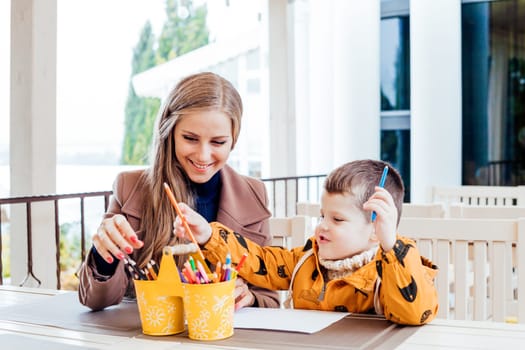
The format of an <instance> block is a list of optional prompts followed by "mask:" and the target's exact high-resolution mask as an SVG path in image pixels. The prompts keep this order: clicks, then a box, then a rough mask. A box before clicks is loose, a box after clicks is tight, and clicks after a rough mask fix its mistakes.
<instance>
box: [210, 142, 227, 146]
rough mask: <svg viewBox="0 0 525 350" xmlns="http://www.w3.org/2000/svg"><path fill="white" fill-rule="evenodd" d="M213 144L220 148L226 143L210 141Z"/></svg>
mask: <svg viewBox="0 0 525 350" xmlns="http://www.w3.org/2000/svg"><path fill="white" fill-rule="evenodd" d="M212 143H213V144H215V145H219V146H222V145H224V144H225V143H226V141H212Z"/></svg>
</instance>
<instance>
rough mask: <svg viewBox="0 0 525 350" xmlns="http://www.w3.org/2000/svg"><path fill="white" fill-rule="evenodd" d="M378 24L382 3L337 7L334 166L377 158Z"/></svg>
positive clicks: (356, 0) (343, 0) (356, 1)
mask: <svg viewBox="0 0 525 350" xmlns="http://www.w3.org/2000/svg"><path fill="white" fill-rule="evenodd" d="M380 19H381V13H380V1H379V0H367V1H360V0H350V1H348V0H337V1H336V2H335V8H334V24H335V27H334V52H333V57H334V61H333V66H334V89H333V92H334V107H335V109H334V125H333V126H334V149H333V152H334V164H333V166H338V165H341V164H343V163H346V162H348V161H351V160H355V159H361V158H379V151H380V94H379V84H380V71H379V58H380V52H379V49H380V44H379V34H380ZM327 64H330V62H327Z"/></svg>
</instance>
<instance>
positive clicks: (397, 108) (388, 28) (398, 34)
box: [380, 16, 410, 201]
mask: <svg viewBox="0 0 525 350" xmlns="http://www.w3.org/2000/svg"><path fill="white" fill-rule="evenodd" d="M409 25H410V21H409V18H408V17H407V16H400V17H391V18H385V19H383V20H381V89H380V93H381V159H382V160H385V161H388V162H390V163H392V165H393V166H395V167H396V168H397V169H398V170H399V171H400V173H401V176H402V177H403V181H404V183H405V187H406V191H405V201H409V200H410V32H409Z"/></svg>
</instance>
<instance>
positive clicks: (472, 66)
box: [462, 0, 525, 185]
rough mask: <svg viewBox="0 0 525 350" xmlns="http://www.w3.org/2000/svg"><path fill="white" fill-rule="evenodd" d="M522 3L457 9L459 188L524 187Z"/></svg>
mask: <svg viewBox="0 0 525 350" xmlns="http://www.w3.org/2000/svg"><path fill="white" fill-rule="evenodd" d="M524 42H525V0H516V1H496V2H482V3H472V4H465V5H463V6H462V46H463V47H462V57H463V58H462V59H463V62H462V71H463V81H462V82H463V85H462V88H463V150H462V152H463V184H465V185H518V184H525V45H523V43H524Z"/></svg>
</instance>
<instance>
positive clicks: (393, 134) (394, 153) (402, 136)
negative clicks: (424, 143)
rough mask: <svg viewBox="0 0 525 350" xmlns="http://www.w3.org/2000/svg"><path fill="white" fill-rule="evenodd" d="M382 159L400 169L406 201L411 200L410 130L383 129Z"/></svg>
mask: <svg viewBox="0 0 525 350" xmlns="http://www.w3.org/2000/svg"><path fill="white" fill-rule="evenodd" d="M381 159H382V160H384V161H387V162H389V163H391V164H392V165H393V166H394V167H395V168H396V169H397V170H399V172H400V174H401V177H402V178H403V182H404V183H405V202H409V201H410V130H383V131H381Z"/></svg>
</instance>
